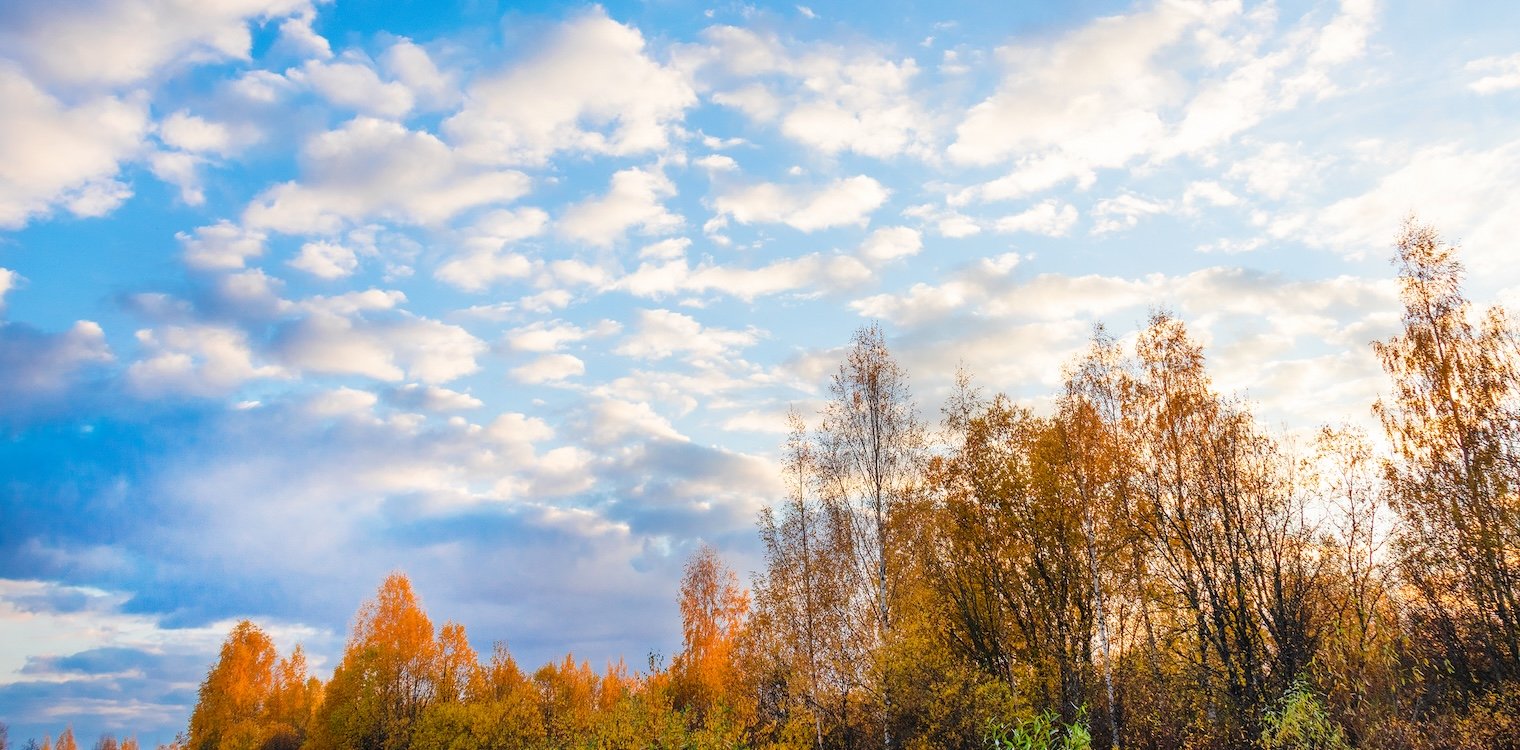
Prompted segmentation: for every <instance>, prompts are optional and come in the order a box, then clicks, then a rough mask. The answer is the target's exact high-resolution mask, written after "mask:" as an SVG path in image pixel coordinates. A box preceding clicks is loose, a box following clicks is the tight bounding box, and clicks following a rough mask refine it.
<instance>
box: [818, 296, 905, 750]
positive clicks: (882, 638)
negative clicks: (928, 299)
mask: <svg viewBox="0 0 1520 750" xmlns="http://www.w3.org/2000/svg"><path fill="white" fill-rule="evenodd" d="M830 394H831V396H832V398H831V400H830V401H829V404H828V406H827V407H826V408H825V410H824V415H823V425H822V427H821V428H820V431H819V432H820V443H821V446H820V447H821V452H820V453H821V455H820V459H821V460H820V466H819V468H820V472H821V477H822V480H823V481H822V482H821V483H820V484H821V489H822V492H823V495H824V497H825V499H826V501H828V502H831V503H834V504H836V505H837V506H838V507H839V508H841V509H842V510H846V511H848V513H847V515H846V516H845V517H847V518H848V519H849V522H850V523H849V529H850V532H851V533H850V540H849V541H850V546H849V550H850V552H851V555H850V563H851V564H850V566H849V567H848V568H847V570H848V572H849V573H850V574H851V579H850V586H849V590H850V592H851V596H850V598H851V600H852V607H851V609H852V611H853V612H854V614H855V615H856V617H855V622H854V623H853V625H854V626H855V627H854V628H852V630H851V636H850V637H854V638H859V639H862V640H863V641H864V642H865V643H867V644H869V646H870V647H871V648H872V649H873V651H874V655H876V656H879V655H880V653H881V650H880V649H881V647H882V646H883V645H884V644H885V643H886V642H887V641H888V640H889V639H890V637H891V631H892V623H893V620H892V599H893V596H894V595H895V593H896V592H895V586H896V583H897V579H896V578H895V577H894V572H893V569H892V556H893V554H894V552H896V550H895V549H894V546H893V544H894V542H895V539H894V538H893V534H892V522H893V518H894V513H895V512H896V511H897V510H898V509H899V508H900V507H901V506H904V505H906V504H907V503H909V502H910V501H911V499H912V495H913V493H914V492H915V491H916V490H917V485H918V479H919V473H920V469H921V468H922V464H923V452H924V437H923V432H922V429H921V427H920V426H919V423H918V418H917V414H916V411H917V410H916V407H915V406H914V404H913V401H912V396H911V393H910V391H909V388H908V379H907V375H906V374H905V373H904V372H903V370H902V368H901V367H899V366H898V364H897V361H896V360H895V359H893V357H892V354H891V352H890V351H889V350H888V348H887V344H886V338H885V336H884V335H883V334H882V331H881V327H880V326H877V325H872V326H870V327H868V328H861V329H859V330H858V331H856V332H855V337H854V340H853V341H852V342H851V345H850V349H849V351H848V352H847V353H846V355H845V361H844V362H843V363H842V364H840V366H839V371H838V372H837V373H835V375H834V377H833V381H832V383H831V384H830ZM887 666H888V665H885V664H877V665H875V667H874V674H872V675H870V676H869V677H870V679H868V680H866V683H867V685H868V686H869V687H871V688H873V689H874V692H875V693H876V697H877V698H878V700H879V702H880V714H881V733H882V744H883V746H884V747H890V746H891V745H892V733H891V717H892V696H891V693H890V690H889V689H888V685H890V683H891V680H890V679H887V677H886V675H885V674H884V670H885V669H886V668H887Z"/></svg>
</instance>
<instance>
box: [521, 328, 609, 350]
mask: <svg viewBox="0 0 1520 750" xmlns="http://www.w3.org/2000/svg"><path fill="white" fill-rule="evenodd" d="M621 329H622V325H620V324H619V323H618V322H617V321H613V320H603V321H601V322H599V323H597V324H596V325H595V326H592V327H590V328H582V327H580V326H577V325H575V324H574V323H568V322H566V321H563V320H550V321H538V322H535V323H530V324H528V325H525V326H521V327H518V328H514V329H512V330H510V331H508V332H507V335H506V342H507V346H509V347H511V348H513V349H515V350H517V351H520V352H538V353H547V352H555V351H559V350H560V349H562V348H564V346H565V345H566V344H571V343H575V342H577V341H585V340H586V339H589V338H600V337H603V336H610V335H612V334H614V333H617V332H618V331H619V330H621Z"/></svg>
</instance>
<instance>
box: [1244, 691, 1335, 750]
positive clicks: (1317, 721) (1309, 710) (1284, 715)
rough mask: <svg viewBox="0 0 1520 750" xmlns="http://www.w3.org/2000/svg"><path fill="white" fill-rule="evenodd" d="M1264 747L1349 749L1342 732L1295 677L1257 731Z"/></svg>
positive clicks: (1280, 749) (1267, 749)
mask: <svg viewBox="0 0 1520 750" xmlns="http://www.w3.org/2000/svg"><path fill="white" fill-rule="evenodd" d="M1261 746H1262V747H1263V748H1265V750H1350V748H1351V745H1350V743H1348V742H1346V736H1345V733H1343V732H1342V731H1341V727H1340V725H1339V724H1336V723H1335V721H1333V720H1332V719H1331V718H1330V715H1329V714H1328V713H1326V712H1325V706H1324V703H1322V702H1321V701H1320V699H1319V696H1317V695H1315V694H1314V691H1313V690H1311V689H1310V688H1309V686H1308V685H1306V684H1305V683H1304V682H1303V681H1302V680H1299V681H1295V682H1294V683H1293V686H1292V687H1291V688H1289V689H1288V692H1287V694H1286V695H1284V696H1283V700H1282V704H1281V705H1280V706H1279V707H1278V709H1277V710H1275V711H1273V712H1271V713H1269V714H1267V718H1266V721H1265V722H1264V726H1263V728H1262V732H1261Z"/></svg>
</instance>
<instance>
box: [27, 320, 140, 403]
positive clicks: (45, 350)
mask: <svg viewBox="0 0 1520 750" xmlns="http://www.w3.org/2000/svg"><path fill="white" fill-rule="evenodd" d="M113 359H114V357H112V355H111V347H110V345H108V344H107V343H106V335H105V331H104V330H102V329H101V327H100V324H99V323H96V322H95V321H93V320H80V321H76V322H75V323H74V325H73V326H72V327H70V328H69V330H67V331H64V332H63V333H57V334H50V333H43V332H39V331H37V330H35V329H32V328H30V327H28V326H23V325H18V324H15V323H6V324H0V392H3V393H6V394H10V396H11V397H10V398H7V399H6V401H8V402H10V403H0V409H4V410H6V411H9V410H11V409H14V408H17V407H24V406H26V405H27V399H28V397H29V396H47V395H55V394H58V393H61V392H64V391H66V390H67V388H68V386H69V385H70V383H71V382H72V381H73V379H74V377H75V375H77V374H78V373H79V372H80V371H81V370H83V369H85V368H87V367H89V366H90V365H100V364H106V363H109V362H111V361H112V360H113Z"/></svg>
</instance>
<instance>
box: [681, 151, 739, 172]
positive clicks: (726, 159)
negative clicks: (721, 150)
mask: <svg viewBox="0 0 1520 750" xmlns="http://www.w3.org/2000/svg"><path fill="white" fill-rule="evenodd" d="M692 163H693V164H696V165H697V166H699V167H701V168H703V169H705V170H707V171H709V172H733V171H736V170H738V169H739V162H736V161H734V159H733V157H731V156H726V155H724V154H708V155H707V156H704V157H702V158H700V159H697V160H696V161H694V162H692Z"/></svg>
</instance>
